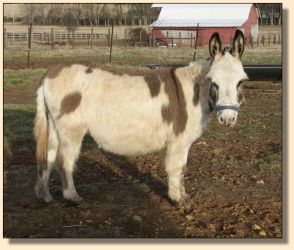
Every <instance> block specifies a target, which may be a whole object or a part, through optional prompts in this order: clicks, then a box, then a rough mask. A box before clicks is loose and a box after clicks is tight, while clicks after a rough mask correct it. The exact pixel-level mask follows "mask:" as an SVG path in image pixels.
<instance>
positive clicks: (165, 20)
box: [151, 4, 252, 27]
mask: <svg viewBox="0 0 294 250" xmlns="http://www.w3.org/2000/svg"><path fill="white" fill-rule="evenodd" d="M251 6H252V4H153V5H152V7H161V11H160V14H159V17H158V19H157V20H156V21H155V22H154V23H152V24H151V27H196V26H197V24H198V23H199V27H240V26H242V24H243V23H244V22H246V20H247V19H248V16H249V14H250V9H251Z"/></svg>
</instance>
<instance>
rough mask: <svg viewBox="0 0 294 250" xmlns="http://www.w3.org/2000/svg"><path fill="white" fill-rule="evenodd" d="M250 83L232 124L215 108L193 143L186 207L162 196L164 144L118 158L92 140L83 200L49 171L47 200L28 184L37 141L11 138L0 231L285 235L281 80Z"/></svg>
mask: <svg viewBox="0 0 294 250" xmlns="http://www.w3.org/2000/svg"><path fill="white" fill-rule="evenodd" d="M248 87H250V89H247V90H246V95H245V96H246V103H245V105H244V106H243V107H242V110H241V112H240V116H239V121H238V122H239V123H238V125H237V126H236V127H235V128H226V127H222V126H220V125H218V124H217V123H216V121H215V115H212V120H211V124H210V125H209V127H208V129H207V130H206V131H205V133H204V134H203V136H202V137H201V138H200V139H199V140H197V141H196V142H195V143H194V145H193V146H192V147H191V149H190V153H189V157H188V163H187V173H186V175H185V185H186V189H187V192H188V194H189V195H190V201H191V205H189V206H182V207H181V206H175V205H173V204H171V202H170V201H169V199H168V197H167V186H166V184H167V178H166V177H167V176H166V174H165V171H164V151H161V152H158V153H154V154H150V155H147V156H139V157H121V156H117V155H112V154H110V153H107V152H104V151H102V150H100V149H98V148H97V147H96V145H95V144H94V143H93V142H92V140H91V139H90V138H86V139H85V142H84V144H83V149H82V153H81V156H80V159H79V160H78V163H77V166H78V168H77V170H76V172H75V176H74V177H75V183H76V188H77V191H78V192H79V194H80V195H81V196H82V197H83V198H84V199H85V203H83V204H81V205H74V204H70V203H68V202H66V201H64V200H63V199H62V195H61V189H60V187H61V184H60V178H59V175H58V173H57V172H54V173H53V175H52V177H51V181H50V190H51V194H52V195H53V197H54V198H55V200H56V201H55V202H54V203H52V204H44V203H43V202H40V201H39V200H37V199H36V198H35V195H34V191H33V187H34V184H35V182H36V177H37V171H36V166H35V165H36V163H35V157H34V150H35V145H34V142H33V140H22V141H17V142H14V143H13V144H12V145H9V146H8V147H9V148H8V149H6V150H5V168H4V237H6V238H27V237H30V238H35V237H38V238H39V237H41V238H128V237H136V238H137V237H140V238H146V237H160V238H181V237H193V238H264V237H272V238H280V237H282V236H283V232H282V155H281V152H282V141H281V120H282V118H281V116H282V114H281V112H282V111H281V85H280V83H269V82H263V83H260V82H259V83H258V82H250V83H248ZM33 90H34V89H27V88H25V87H23V88H21V87H18V88H16V87H15V88H13V87H11V88H5V89H4V92H5V93H4V97H5V99H4V103H5V104H11V103H17V104H28V103H33V102H34V93H33ZM11 112H12V111H11ZM24 115H25V114H24Z"/></svg>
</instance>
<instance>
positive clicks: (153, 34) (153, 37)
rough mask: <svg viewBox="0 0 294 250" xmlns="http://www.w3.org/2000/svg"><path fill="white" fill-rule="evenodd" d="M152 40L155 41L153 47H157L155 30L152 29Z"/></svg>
mask: <svg viewBox="0 0 294 250" xmlns="http://www.w3.org/2000/svg"><path fill="white" fill-rule="evenodd" d="M152 42H153V47H155V32H154V30H152Z"/></svg>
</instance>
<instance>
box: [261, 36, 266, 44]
mask: <svg viewBox="0 0 294 250" xmlns="http://www.w3.org/2000/svg"><path fill="white" fill-rule="evenodd" d="M264 40H265V38H264V35H262V37H261V43H262V45H263V46H264Z"/></svg>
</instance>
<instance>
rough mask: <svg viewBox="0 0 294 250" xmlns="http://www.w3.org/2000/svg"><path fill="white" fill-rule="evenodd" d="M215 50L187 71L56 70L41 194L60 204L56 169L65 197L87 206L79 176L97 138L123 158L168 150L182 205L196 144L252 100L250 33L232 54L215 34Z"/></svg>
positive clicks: (42, 114) (41, 103) (40, 119)
mask: <svg viewBox="0 0 294 250" xmlns="http://www.w3.org/2000/svg"><path fill="white" fill-rule="evenodd" d="M209 51H210V55H211V59H210V60H199V61H196V62H193V63H191V64H190V65H189V66H186V67H177V68H176V67H171V68H168V69H158V70H146V71H141V72H129V71H128V72H118V71H117V72H113V70H109V69H108V70H105V69H102V68H91V67H88V66H84V65H78V64H74V65H67V66H66V65H57V66H55V67H53V68H51V69H49V70H48V72H47V74H46V75H45V76H44V77H43V79H42V81H41V85H40V87H39V89H38V93H37V114H36V118H35V129H34V133H35V138H36V142H37V150H36V156H37V163H38V181H37V184H36V186H35V191H36V194H37V196H38V197H39V198H41V199H43V200H44V201H46V202H50V201H51V200H52V197H51V195H50V193H49V188H48V180H49V176H50V172H51V170H52V168H53V166H56V167H57V168H58V169H59V172H60V175H61V180H62V187H63V197H64V198H65V199H68V200H71V201H74V202H80V201H82V200H83V199H82V198H81V197H80V196H79V195H78V194H77V192H76V189H75V186H74V182H73V170H74V168H75V162H76V160H77V159H78V156H79V153H80V147H81V142H82V139H83V137H84V136H85V134H86V133H89V134H90V135H91V136H92V137H93V138H94V140H95V141H96V142H97V144H98V145H99V146H101V147H102V148H104V149H105V150H107V151H110V152H112V153H115V154H120V155H138V154H146V153H150V152H152V151H156V150H159V149H162V148H164V147H166V158H165V169H166V172H167V174H168V195H169V197H170V199H171V200H173V201H175V202H182V201H184V200H185V198H186V197H187V194H186V192H185V187H184V184H183V167H184V166H185V165H186V163H187V156H188V151H189V148H190V146H191V145H192V143H193V142H194V141H195V140H196V139H197V138H199V137H200V136H201V134H202V131H203V129H204V128H205V127H206V126H207V123H208V121H209V115H210V113H211V112H212V111H213V110H216V112H217V117H218V121H219V122H220V123H221V124H225V125H230V126H234V125H235V123H236V120H237V115H238V111H239V107H240V104H241V103H242V102H243V100H244V98H243V94H242V86H241V83H242V80H244V79H247V75H246V73H245V72H244V70H243V67H242V64H241V61H240V58H241V55H242V54H243V51H244V36H243V33H242V32H241V31H239V30H237V31H236V33H235V37H234V39H233V45H232V48H230V49H229V48H224V49H223V48H222V45H221V41H220V37H219V34H218V33H214V34H213V35H212V37H211V39H210V42H209Z"/></svg>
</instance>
